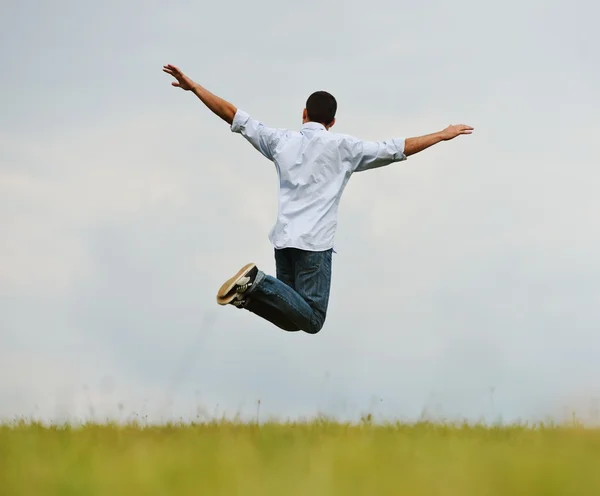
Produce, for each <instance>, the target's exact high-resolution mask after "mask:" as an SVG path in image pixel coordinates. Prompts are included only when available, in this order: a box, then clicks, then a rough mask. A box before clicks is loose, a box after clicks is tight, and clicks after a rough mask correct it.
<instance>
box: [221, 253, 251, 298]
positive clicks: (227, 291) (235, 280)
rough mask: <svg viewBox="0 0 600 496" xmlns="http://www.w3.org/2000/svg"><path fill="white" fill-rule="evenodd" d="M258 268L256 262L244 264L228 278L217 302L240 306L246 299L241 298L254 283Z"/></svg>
mask: <svg viewBox="0 0 600 496" xmlns="http://www.w3.org/2000/svg"><path fill="white" fill-rule="evenodd" d="M257 274H258V268H257V267H256V264H254V263H249V264H247V265H244V266H243V267H242V268H241V269H240V270H238V272H237V274H236V275H234V276H233V277H231V278H229V279H227V281H225V282H224V283H223V285H222V286H221V288H220V289H219V291H218V293H217V303H218V304H219V305H228V304H230V303H231V304H233V305H235V306H240V305H241V304H243V303H244V300H243V299H242V298H240V296H242V295H243V294H244V293H245V292H246V291H248V290H249V289H250V288H251V287H252V285H253V284H254V280H255V279H256V275H257Z"/></svg>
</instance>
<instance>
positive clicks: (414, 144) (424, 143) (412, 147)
mask: <svg viewBox="0 0 600 496" xmlns="http://www.w3.org/2000/svg"><path fill="white" fill-rule="evenodd" d="M472 132H473V128H472V127H471V126H467V125H465V124H456V125H453V126H448V127H447V128H446V129H444V130H443V131H439V132H437V133H431V134H426V135H424V136H417V137H415V138H407V139H406V141H405V143H404V154H405V155H406V156H407V157H409V156H410V155H414V154H415V153H419V152H422V151H423V150H425V149H427V148H429V147H430V146H433V145H437V144H438V143H440V142H442V141H449V140H451V139H454V138H456V137H457V136H460V135H461V134H471V133H472Z"/></svg>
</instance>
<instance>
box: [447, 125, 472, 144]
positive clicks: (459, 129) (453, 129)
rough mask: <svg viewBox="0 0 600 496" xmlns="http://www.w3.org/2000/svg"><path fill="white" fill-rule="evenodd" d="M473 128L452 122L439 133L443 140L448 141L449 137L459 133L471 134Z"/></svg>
mask: <svg viewBox="0 0 600 496" xmlns="http://www.w3.org/2000/svg"><path fill="white" fill-rule="evenodd" d="M472 133H473V128H472V127H471V126H467V125H466V124H454V125H452V126H448V127H447V128H446V129H444V130H443V131H442V133H441V138H442V140H444V141H449V140H451V139H454V138H456V137H457V136H460V135H461V134H472Z"/></svg>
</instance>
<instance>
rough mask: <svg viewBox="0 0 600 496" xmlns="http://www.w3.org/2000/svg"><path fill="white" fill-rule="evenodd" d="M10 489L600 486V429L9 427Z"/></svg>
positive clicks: (3, 471) (537, 489)
mask: <svg viewBox="0 0 600 496" xmlns="http://www.w3.org/2000/svg"><path fill="white" fill-rule="evenodd" d="M0 494H2V495H7V496H8V495H10V496H13V495H14V496H17V495H36V496H38V495H55V494H57V495H58V494H60V495H78V496H79V495H86V496H88V495H89V496H91V495H121V494H123V495H125V494H126V495H179V494H181V495H187V494H190V495H191V494H194V495H221V494H223V495H271V494H272V495H279V496H283V495H315V496H316V495H344V496H346V495H347V496H350V495H359V494H361V495H362V494H364V495H377V496H379V495H447V496H451V495H452V496H454V495H461V496H465V495H482V496H483V495H486V496H492V495H502V496H516V495H528V496H531V495H544V496H552V495H563V494H564V495H576V496H585V495H600V430H594V429H584V428H581V427H577V426H573V427H553V426H550V427H544V426H541V427H525V426H509V427H496V428H494V427H483V426H467V425H464V426H462V425H457V426H452V425H439V424H430V423H417V424H411V425H407V424H394V425H388V426H377V425H372V424H370V423H363V424H340V423H336V422H329V421H324V420H316V421H313V422H307V423H297V424H294V423H288V424H285V423H267V424H263V425H260V426H258V425H253V424H241V423H235V422H228V421H222V422H213V423H207V424H201V425H167V426H161V427H152V426H147V427H143V426H136V425H129V426H118V425H98V424H89V425H83V426H80V427H69V426H54V427H53V426H43V425H41V424H35V423H15V424H12V425H4V426H0Z"/></svg>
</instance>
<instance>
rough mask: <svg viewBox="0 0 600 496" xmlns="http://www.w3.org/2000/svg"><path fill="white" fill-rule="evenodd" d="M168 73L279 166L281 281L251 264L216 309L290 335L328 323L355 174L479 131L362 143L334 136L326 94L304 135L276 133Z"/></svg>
mask: <svg viewBox="0 0 600 496" xmlns="http://www.w3.org/2000/svg"><path fill="white" fill-rule="evenodd" d="M163 71H164V72H166V73H167V74H170V75H171V76H173V77H174V78H175V79H176V81H173V82H172V83H171V84H172V85H173V86H175V87H178V88H181V89H183V90H186V91H191V92H192V93H194V94H195V95H196V96H197V97H198V98H199V99H200V100H201V101H202V102H203V103H204V104H205V105H206V106H207V107H208V108H209V109H210V110H211V111H212V112H214V113H215V114H216V115H218V116H219V117H220V118H221V119H223V120H224V121H225V122H227V123H228V124H229V125H230V126H231V130H232V131H233V132H235V133H240V134H241V135H242V136H244V138H246V139H247V140H248V141H249V142H250V143H251V144H252V145H253V146H254V148H256V149H257V150H258V151H259V152H260V153H262V154H263V155H264V156H265V157H266V158H268V159H269V160H271V161H272V162H274V164H275V168H276V170H277V174H278V176H279V213H278V218H277V222H276V224H275V226H274V227H273V229H272V231H271V233H270V236H269V238H270V240H271V243H272V244H273V246H274V249H275V263H276V276H277V277H276V278H275V277H272V276H269V275H266V274H265V273H264V272H262V271H261V270H259V269H258V267H257V266H256V265H255V264H253V263H249V264H247V265H245V266H244V267H242V268H241V269H240V270H239V271H238V272H237V273H236V274H235V275H234V276H233V277H231V278H230V279H228V280H227V281H226V282H225V283H224V284H223V285H222V286H221V288H220V289H219V291H218V293H217V303H219V304H220V305H233V306H235V307H237V308H244V309H246V310H249V311H250V312H253V313H255V314H257V315H259V316H261V317H263V318H264V319H266V320H268V321H269V322H271V323H273V324H275V325H276V326H277V327H279V328H281V329H284V330H286V331H300V330H301V331H304V332H307V333H309V334H316V333H317V332H319V331H320V330H321V328H322V327H323V324H324V323H325V316H326V313H327V305H328V302H329V290H330V282H331V256H332V251H333V241H334V236H335V231H336V225H337V213H338V205H339V201H340V197H341V196H342V192H343V191H344V188H345V187H346V184H347V182H348V180H349V179H350V176H351V175H352V174H353V173H354V172H359V171H365V170H368V169H373V168H376V167H382V166H385V165H388V164H391V163H393V162H400V161H403V160H406V158H407V157H409V156H410V155H414V154H415V153H418V152H420V151H422V150H425V149H426V148H429V147H430V146H432V145H435V144H437V143H439V142H441V141H448V140H451V139H454V138H456V137H457V136H460V135H462V134H471V133H472V131H473V128H472V127H470V126H466V125H463V124H460V125H453V126H448V127H447V128H446V129H444V130H443V131H440V132H437V133H433V134H429V135H426V136H420V137H416V138H407V139H392V140H389V141H380V142H370V141H362V140H359V139H356V138H353V137H351V136H346V135H341V134H335V133H332V132H330V131H329V130H330V129H331V127H332V126H333V125H334V124H335V114H336V110H337V102H336V100H335V98H334V97H333V96H332V95H330V94H329V93H327V92H324V91H318V92H316V93H313V94H312V95H311V96H310V97H309V98H308V100H307V102H306V108H305V109H304V111H303V114H302V124H303V125H302V128H301V130H300V131H289V130H286V129H273V128H270V127H267V126H265V125H264V124H262V123H261V122H259V121H257V120H255V119H253V118H251V117H250V116H249V115H248V114H247V113H245V112H244V111H242V110H239V109H237V108H236V107H235V106H234V105H232V104H231V103H229V102H227V101H225V100H223V99H222V98H219V97H217V96H215V95H213V94H212V93H211V92H209V91H208V90H207V89H205V88H203V87H202V86H200V85H199V84H198V83H196V82H194V81H192V80H191V79H190V78H189V77H187V76H186V75H185V74H183V73H182V72H181V70H179V69H178V68H177V67H175V66H173V65H166V66H164V67H163Z"/></svg>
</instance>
